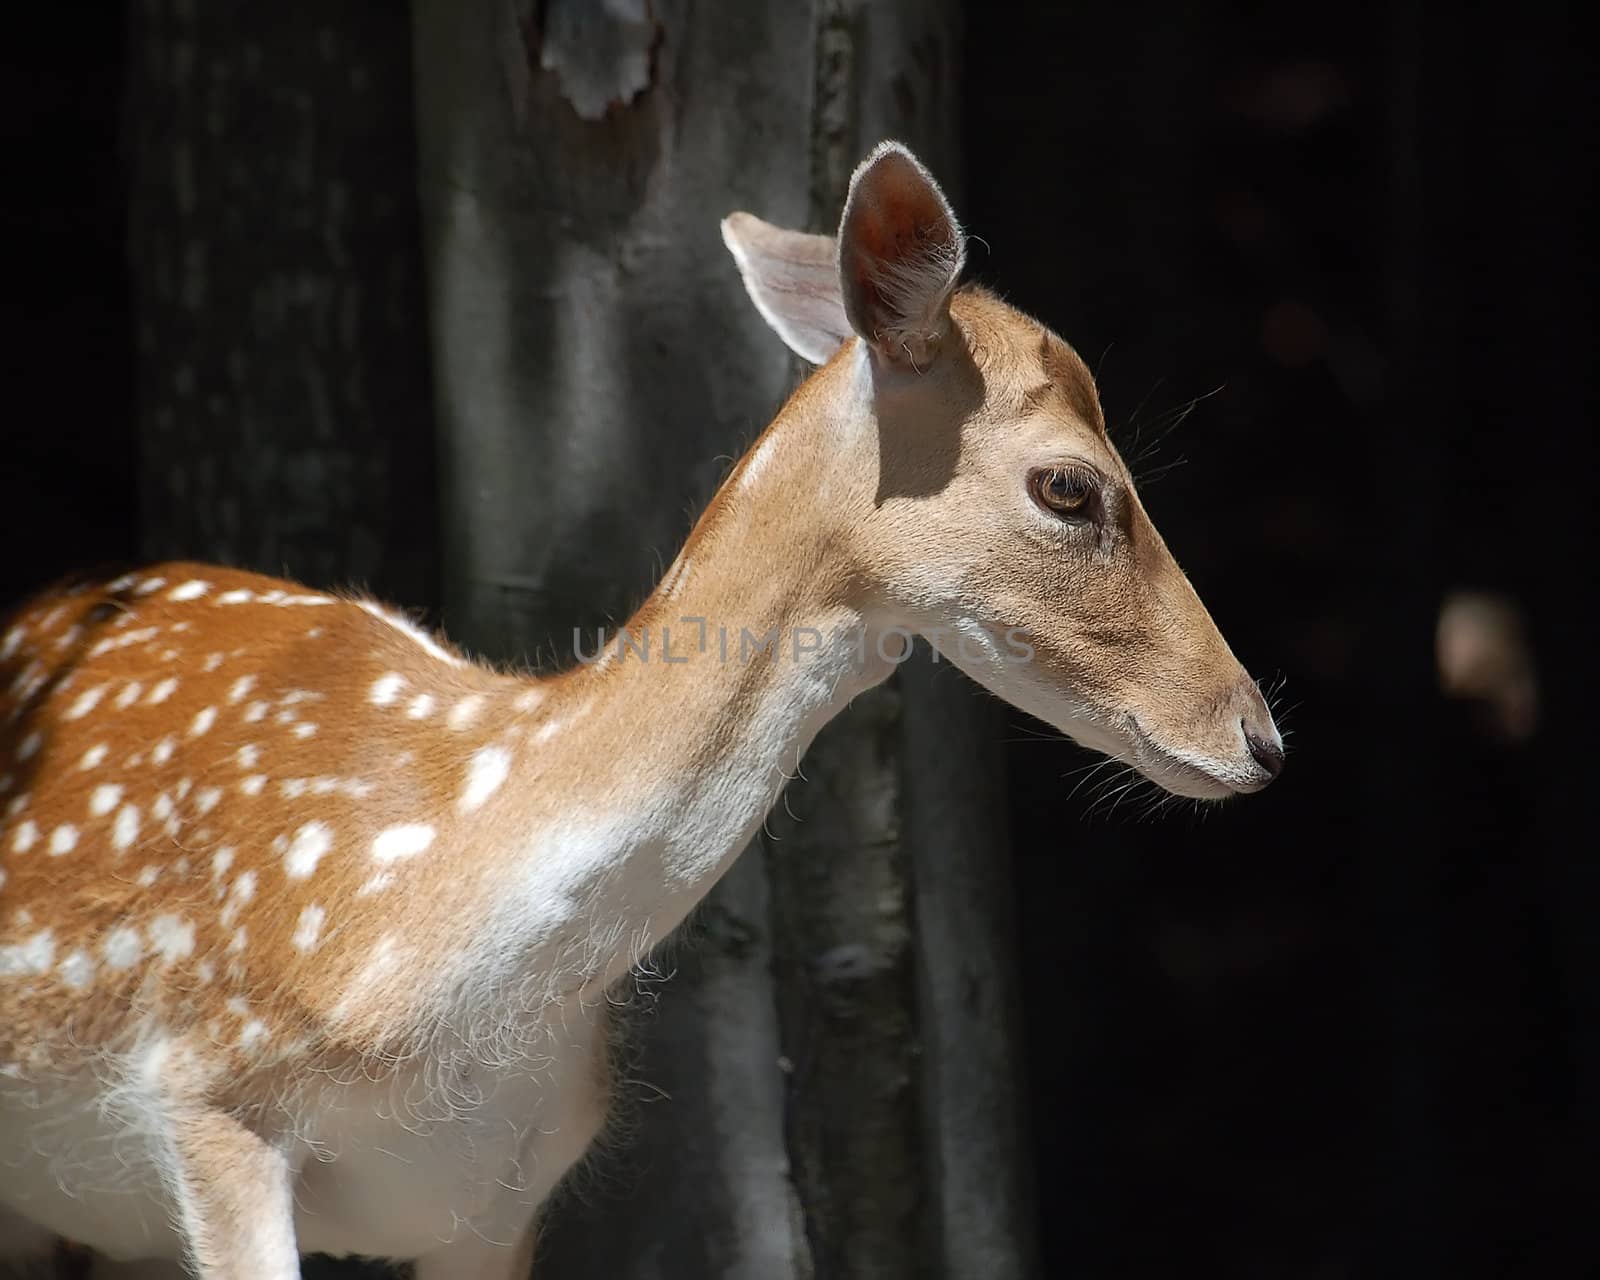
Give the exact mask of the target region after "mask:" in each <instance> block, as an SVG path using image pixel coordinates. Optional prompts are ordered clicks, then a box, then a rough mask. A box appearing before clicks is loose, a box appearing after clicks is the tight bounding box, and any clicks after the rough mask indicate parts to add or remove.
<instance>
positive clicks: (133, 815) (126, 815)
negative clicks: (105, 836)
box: [111, 804, 139, 853]
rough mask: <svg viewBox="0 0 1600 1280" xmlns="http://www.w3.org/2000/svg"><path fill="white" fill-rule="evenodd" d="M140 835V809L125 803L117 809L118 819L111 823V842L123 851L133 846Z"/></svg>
mask: <svg viewBox="0 0 1600 1280" xmlns="http://www.w3.org/2000/svg"><path fill="white" fill-rule="evenodd" d="M138 836H139V810H138V808H137V807H136V806H134V805H131V804H125V805H123V806H122V808H120V809H119V810H117V818H116V821H115V822H113V823H112V824H111V843H112V845H113V846H115V848H116V850H117V852H119V853H121V852H123V851H124V850H126V849H128V848H129V847H131V846H132V844H133V842H134V841H135V840H136V839H138Z"/></svg>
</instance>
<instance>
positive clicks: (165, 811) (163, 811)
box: [150, 791, 172, 822]
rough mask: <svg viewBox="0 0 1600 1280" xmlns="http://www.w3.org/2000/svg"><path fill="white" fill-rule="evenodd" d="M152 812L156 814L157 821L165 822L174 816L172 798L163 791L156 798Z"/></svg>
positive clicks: (151, 807)
mask: <svg viewBox="0 0 1600 1280" xmlns="http://www.w3.org/2000/svg"><path fill="white" fill-rule="evenodd" d="M150 812H151V813H153V814H155V816H156V821H158V822H165V821H166V820H167V819H168V818H170V817H171V816H172V797H171V796H169V795H168V794H167V793H166V792H165V791H163V792H162V793H161V794H160V795H158V796H157V797H156V802H155V803H154V804H153V805H151V806H150Z"/></svg>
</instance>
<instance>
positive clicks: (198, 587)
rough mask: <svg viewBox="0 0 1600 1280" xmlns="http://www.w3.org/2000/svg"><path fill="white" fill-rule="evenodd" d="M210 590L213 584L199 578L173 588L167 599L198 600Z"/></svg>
mask: <svg viewBox="0 0 1600 1280" xmlns="http://www.w3.org/2000/svg"><path fill="white" fill-rule="evenodd" d="M210 590H211V584H210V583H209V582H202V581H201V580H200V579H199V578H190V579H189V581H187V582H185V583H183V584H182V585H181V586H177V587H173V588H172V590H171V591H169V592H167V599H168V600H178V601H183V600H198V599H199V598H200V597H201V596H203V595H205V593H206V592H208V591H210Z"/></svg>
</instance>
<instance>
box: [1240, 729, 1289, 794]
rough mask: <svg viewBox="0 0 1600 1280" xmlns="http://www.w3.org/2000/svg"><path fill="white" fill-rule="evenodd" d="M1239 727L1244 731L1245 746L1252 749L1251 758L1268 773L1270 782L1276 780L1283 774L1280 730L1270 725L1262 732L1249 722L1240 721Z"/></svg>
mask: <svg viewBox="0 0 1600 1280" xmlns="http://www.w3.org/2000/svg"><path fill="white" fill-rule="evenodd" d="M1239 727H1240V728H1241V729H1243V730H1244V744H1245V746H1247V747H1249V748H1250V758H1251V759H1252V760H1254V761H1255V762H1256V763H1257V764H1258V765H1260V766H1261V767H1262V768H1263V769H1265V770H1266V771H1267V778H1268V780H1271V779H1273V778H1276V777H1277V776H1278V775H1279V774H1280V773H1282V772H1283V739H1282V738H1280V737H1279V736H1278V730H1277V729H1276V728H1275V727H1274V726H1272V725H1270V724H1269V725H1268V726H1267V728H1266V731H1265V732H1262V730H1261V729H1259V728H1256V727H1255V726H1253V725H1251V723H1250V722H1249V721H1248V720H1240V721H1239Z"/></svg>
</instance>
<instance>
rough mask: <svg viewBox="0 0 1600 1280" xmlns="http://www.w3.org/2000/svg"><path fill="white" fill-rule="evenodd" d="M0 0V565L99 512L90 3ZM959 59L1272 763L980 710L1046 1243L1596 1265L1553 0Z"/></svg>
mask: <svg viewBox="0 0 1600 1280" xmlns="http://www.w3.org/2000/svg"><path fill="white" fill-rule="evenodd" d="M91 8H92V7H91ZM33 13H34V18H33V20H32V22H31V23H30V28H31V29H29V30H28V31H26V32H22V31H19V29H18V28H17V27H15V26H13V27H11V30H10V33H9V34H8V37H7V39H6V40H5V41H4V43H3V50H4V51H3V52H0V137H3V140H4V153H5V162H6V169H7V173H8V178H7V193H8V194H7V199H6V200H5V202H4V206H3V213H0V218H3V226H4V232H5V235H4V241H5V245H6V250H7V253H6V263H5V286H4V295H3V296H4V313H5V317H6V334H5V342H4V345H3V347H0V351H3V352H4V356H3V361H4V368H5V385H6V388H7V390H8V393H9V404H8V406H7V408H6V409H5V411H4V414H3V417H0V422H3V423H4V425H3V426H0V469H3V475H4V481H5V484H4V489H3V493H4V497H3V498H0V535H3V538H4V541H3V544H0V545H4V546H5V547H6V548H7V549H8V550H7V552H6V554H4V555H3V556H0V606H4V605H9V604H10V603H12V602H14V601H15V600H16V599H18V598H19V597H20V596H21V595H22V594H23V593H25V592H26V591H27V590H29V589H31V588H32V587H35V586H37V585H40V584H42V583H43V582H45V581H46V580H48V579H49V578H51V577H52V576H54V575H55V574H57V573H59V572H61V571H64V570H66V569H68V568H70V567H73V566H79V565H83V564H87V563H93V562H98V561H104V560H109V559H117V558H121V557H131V556H135V555H137V554H138V551H139V536H140V527H139V521H140V511H139V494H138V492H137V484H136V482H135V464H136V453H135V450H136V441H137V432H136V414H135V407H134V406H135V398H136V375H135V368H136V365H135V350H136V348H135V341H134V339H135V335H134V325H133V318H132V317H133V308H132V303H131V296H130V283H129V273H128V269H127V245H128V221H129V212H128V203H129V202H128V191H127V183H126V179H125V173H126V167H125V157H126V145H125V144H126V140H127V137H128V135H129V121H128V119H127V116H126V112H125V103H126V95H125V93H124V67H125V59H126V58H127V56H128V54H129V50H128V49H127V47H126V43H127V38H126V34H125V28H124V23H123V17H122V14H121V11H120V9H119V8H117V7H115V6H108V7H107V9H106V12H105V13H103V14H96V13H94V12H91V11H89V10H85V9H84V8H83V7H81V6H65V5H58V6H54V7H36V8H35V9H34V11H33ZM964 57H965V69H964V73H963V76H964V78H963V83H962V86H961V91H962V95H963V99H964V103H965V107H964V112H965V138H964V169H965V172H964V181H963V186H964V198H963V199H962V201H961V206H962V209H963V212H964V215H965V218H966V221H967V224H968V226H969V228H970V229H971V230H972V231H973V232H974V233H975V234H976V235H977V236H980V237H982V240H983V241H984V242H985V243H984V244H983V245H975V246H974V253H973V274H974V275H975V276H977V277H978V278H981V279H983V280H985V281H986V282H988V283H989V284H991V285H993V286H994V287H996V288H997V289H999V290H1000V291H1001V292H1002V293H1003V294H1005V295H1006V296H1007V297H1008V298H1009V299H1010V300H1011V301H1013V302H1014V303H1016V304H1017V305H1019V306H1021V307H1023V308H1025V309H1028V310H1030V311H1033V312H1034V313H1036V314H1038V315H1040V316H1041V317H1042V318H1044V319H1046V320H1047V321H1048V322H1049V323H1051V324H1052V325H1053V326H1054V327H1055V328H1057V329H1058V330H1060V331H1061V332H1062V333H1063V334H1065V335H1066V336H1067V337H1068V338H1069V339H1070V340H1071V341H1073V342H1074V344H1075V345H1077V347H1078V348H1079V350H1080V351H1081V352H1082V353H1083V354H1084V356H1085V358H1086V359H1088V360H1089V362H1090V364H1091V365H1092V366H1094V367H1096V368H1097V369H1098V372H1099V376H1100V381H1101V387H1102V395H1103V399H1104V402H1105V405H1106V408H1107V414H1108V417H1109V418H1110V419H1111V421H1112V423H1113V425H1114V428H1115V429H1116V430H1118V431H1120V432H1122V433H1123V434H1122V438H1123V440H1124V442H1125V446H1126V447H1128V449H1129V452H1130V454H1131V453H1137V452H1139V449H1140V448H1142V447H1143V446H1144V445H1145V444H1148V443H1149V442H1150V440H1151V439H1153V438H1156V437H1161V435H1162V432H1163V430H1164V429H1165V428H1167V427H1169V426H1171V425H1172V422H1173V420H1174V419H1175V418H1177V417H1179V416H1181V415H1182V411H1183V410H1184V409H1185V408H1187V407H1189V406H1190V405H1191V403H1192V402H1193V409H1192V412H1190V413H1189V414H1188V415H1187V417H1186V419H1185V420H1184V421H1183V422H1182V423H1181V425H1179V426H1177V427H1176V429H1174V430H1172V431H1171V432H1170V433H1169V434H1167V435H1166V436H1165V437H1164V438H1162V439H1161V440H1160V446H1159V451H1158V452H1157V453H1156V454H1155V455H1154V456H1152V457H1150V458H1149V459H1147V460H1146V462H1145V463H1144V464H1142V470H1144V471H1145V472H1146V473H1147V474H1148V475H1149V479H1148V480H1147V481H1146V488H1145V496H1146V501H1147V505H1148V506H1149V507H1150V509H1151V512H1152V514H1153V516H1154V518H1155V519H1156V521H1157V523H1158V525H1159V526H1160V527H1161V528H1162V530H1163V532H1164V533H1165V535H1166V537H1167V540H1168V542H1169V543H1170V545H1171V546H1172V547H1173V549H1174V551H1175V552H1176V554H1177V555H1178V556H1179V558H1180V560H1181V561H1182V562H1183V563H1184V565H1185V567H1186V568H1187V569H1188V570H1189V572H1190V574H1191V576H1192V577H1193V578H1194V580H1195V583H1196V586H1197V587H1198V589H1199V591H1200V593H1201V595H1202V597H1203V598H1204V599H1205V600H1206V601H1207V603H1208V605H1209V606H1210V607H1211V609H1212V612H1213V614H1214V616H1215V617H1216V618H1217V620H1218V622H1219V624H1220V625H1221V626H1222V628H1223V630H1224V631H1225V633H1226V634H1227V635H1228V636H1229V638H1230V640H1231V641H1232V643H1233V645H1234V647H1235V649H1236V651H1237V652H1238V653H1239V655H1240V657H1241V658H1242V659H1243V660H1244V662H1245V663H1246V665H1247V666H1249V667H1250V668H1251V669H1252V670H1253V671H1255V672H1256V673H1257V674H1259V675H1260V676H1262V677H1263V679H1264V680H1266V681H1270V682H1272V683H1273V684H1274V685H1277V684H1279V683H1281V686H1282V688H1281V693H1280V695H1279V702H1280V706H1282V707H1285V708H1292V709H1289V710H1288V711H1287V714H1286V716H1285V723H1286V727H1287V729H1288V730H1289V731H1290V733H1291V737H1290V759H1289V766H1288V770H1287V772H1286V774H1285V776H1284V777H1283V779H1282V780H1281V781H1280V782H1279V783H1278V784H1277V785H1276V786H1274V787H1273V788H1272V789H1271V790H1270V791H1269V792H1267V793H1266V794H1264V795H1263V796H1261V797H1259V798H1256V799H1253V800H1251V801H1250V802H1248V803H1245V804H1238V805H1230V806H1226V807H1225V808H1224V809H1223V810H1222V811H1221V812H1213V813H1210V814H1208V815H1204V816H1195V815H1193V814H1190V813H1189V812H1188V811H1186V810H1181V811H1178V812H1176V813H1172V814H1167V815H1164V816H1162V817H1161V818H1160V819H1159V820H1153V821H1141V820H1140V819H1141V817H1142V815H1143V811H1144V810H1145V808H1146V807H1147V805H1146V801H1145V800H1144V799H1143V798H1139V797H1130V798H1127V799H1126V800H1125V801H1124V802H1123V803H1120V804H1114V803H1113V801H1114V799H1115V798H1114V797H1112V796H1110V795H1107V796H1105V797H1102V798H1100V799H1099V800H1096V799H1095V798H1094V797H1093V784H1092V782H1091V784H1090V785H1089V786H1087V787H1085V788H1084V789H1083V790H1081V791H1079V792H1078V793H1077V794H1075V795H1073V796H1071V798H1068V793H1069V792H1070V791H1071V790H1072V788H1073V787H1074V786H1075V785H1076V784H1077V782H1078V781H1079V778H1080V775H1079V773H1078V771H1079V770H1080V769H1081V768H1082V767H1083V766H1084V764H1085V762H1086V758H1085V757H1084V756H1083V755H1082V753H1080V752H1078V751H1077V750H1076V749H1074V748H1072V747H1070V746H1069V745H1067V744H1061V743H1055V742H1051V741H1049V740H1047V739H1045V738H1044V737H1041V736H1040V735H1039V734H1038V733H1037V732H1036V730H1035V729H1032V728H1030V727H1028V726H1025V725H1021V724H1018V725H1017V727H1016V731H1015V733H1014V734H1013V735H1012V740H1011V741H1010V743H1009V744H1008V746H1007V748H1006V749H1007V751H1008V754H1009V765H1010V780H1011V798H1012V808H1013V813H1012V824H1011V825H1012V829H1013V831H1014V832H1016V847H1015V871H1016V878H1017V884H1018V907H1019V920H1018V933H1017V949H1018V954H1019V957H1020V959H1021V961H1022V966H1023V972H1024V974H1025V975H1026V977H1025V1010H1024V1016H1025V1021H1026V1025H1027V1036H1028V1044H1029V1076H1030V1080H1031V1086H1032V1087H1031V1091H1030V1097H1029V1104H1028V1106H1029V1123H1030V1129H1031V1132H1032V1134H1033V1135H1034V1139H1035V1151H1034V1156H1035V1160H1036V1169H1037V1186H1038V1196H1039V1204H1040V1209H1041V1212H1040V1222H1041V1233H1042V1242H1043V1251H1044V1260H1045V1264H1046V1265H1045V1273H1046V1274H1048V1275H1085V1276H1091V1275H1092V1276H1102V1275H1106V1276H1109V1275H1137V1276H1152V1277H1154V1276H1170V1275H1175V1274H1180V1273H1182V1274H1187V1273H1190V1272H1210V1273H1215V1274H1222V1275H1228V1276H1237V1277H1263V1278H1265V1277H1274V1278H1276V1277H1304V1278H1306V1280H1324V1278H1327V1277H1344V1276H1378V1275H1394V1276H1407V1277H1414V1276H1431V1275H1447V1274H1448V1275H1456V1276H1497V1277H1498V1276H1538V1277H1559V1276H1567V1275H1573V1276H1576V1275H1583V1274H1592V1271H1591V1268H1592V1267H1594V1266H1595V1265H1596V1264H1597V1262H1600V1250H1597V1249H1596V1242H1595V1239H1594V1236H1595V1216H1596V1211H1595V1208H1594V1205H1595V1193H1596V1190H1597V1187H1596V1176H1595V1169H1596V1165H1595V1162H1594V1161H1595V1157H1596V1155H1597V1152H1600V1144H1597V1142H1596V1138H1597V1136H1600V1009H1597V1007H1596V1006H1597V1003H1600V1001H1597V991H1600V985H1597V984H1600V958H1597V948H1596V945H1595V941H1594V939H1595V932H1596V929H1597V928H1600V923H1597V922H1600V877H1597V875H1596V871H1595V856H1594V852H1593V844H1594V841H1593V837H1592V835H1590V834H1589V830H1588V828H1589V821H1588V804H1587V802H1588V800H1589V798H1590V797H1589V791H1590V787H1589V786H1588V785H1587V784H1588V775H1587V768H1588V765H1589V758H1590V755H1591V752H1592V747H1591V746H1590V740H1591V738H1592V731H1591V730H1590V724H1589V721H1588V716H1589V713H1590V707H1589V699H1588V697H1587V695H1588V691H1589V672H1590V669H1591V661H1590V657H1589V653H1590V647H1591V646H1590V640H1589V636H1588V606H1589V593H1590V589H1591V585H1592V582H1593V577H1594V575H1593V570H1592V567H1591V565H1592V561H1591V560H1590V555H1591V550H1592V547H1593V541H1592V537H1591V535H1592V531H1593V517H1592V510H1593V496H1592V492H1591V490H1592V488H1593V485H1594V470H1593V443H1592V440H1593V423H1592V418H1591V405H1592V394H1591V393H1592V390H1593V375H1592V346H1593V336H1592V335H1593V317H1592V301H1591V299H1592V291H1593V286H1594V283H1595V274H1594V263H1593V247H1594V246H1593V226H1594V225H1595V222H1596V218H1595V213H1596V211H1595V209H1594V201H1593V196H1592V191H1591V186H1592V172H1593V169H1594V147H1595V144H1594V133H1593V131H1592V119H1591V117H1592V103H1591V102H1590V98H1591V95H1592V93H1593V76H1594V70H1595V68H1594V58H1593V54H1592V52H1591V51H1590V49H1589V48H1588V47H1586V46H1585V44H1584V43H1583V42H1582V41H1581V40H1580V39H1579V37H1578V32H1577V29H1576V26H1575V19H1572V18H1571V17H1570V15H1568V14H1566V13H1565V12H1563V11H1562V10H1561V9H1559V8H1555V7H1551V8H1550V9H1549V10H1548V12H1547V11H1545V10H1544V9H1542V8H1541V7H1540V6H1537V5H1535V6H1517V7H1506V6H1496V7H1493V8H1489V7H1484V8H1471V9H1445V8H1443V7H1442V6H1441V7H1438V8H1434V7H1430V6H1426V5H1421V4H1417V3H1401V4H1396V5H1390V6H1381V5H1376V4H1362V3H1354V4H1352V3H1348V2H1346V3H1340V4H1337V5H1335V4H1331V3H1322V2H1320V0H1319V2H1317V3H1311V4H1305V5H1298V6H1283V5H1267V4H1247V3H1241V2H1239V0H1234V2H1232V3H1228V4H1217V5H1207V6H1191V5H1180V4H1176V3H1171V2H1170V0H1168V2H1164V3H1163V2H1156V0H1135V2H1133V3H1123V4H1116V5H1113V4H1108V3H1099V4H1070V5H1069V4H1063V5H1046V4H1039V5H1024V4H1015V5H1009V6H1006V5H985V6H973V7H972V8H971V9H970V10H969V16H968V29H967V39H966V45H965V50H964ZM240 159H241V161H242V162H244V163H246V164H248V163H250V157H249V156H247V155H246V156H242V157H240ZM1136 435H1137V436H1138V437H1139V442H1140V443H1139V445H1138V446H1137V447H1135V446H1134V445H1133V443H1132V442H1133V441H1134V439H1135V436H1136ZM1179 459H1182V460H1184V465H1182V466H1181V467H1177V468H1175V469H1173V470H1171V471H1170V473H1163V468H1164V467H1165V466H1166V464H1168V463H1169V462H1173V461H1176V460H1179ZM1157 473H1161V474H1159V475H1158V474H1157ZM426 577H427V575H426V574H425V573H423V574H420V575H417V576H416V577H415V579H414V580H417V581H426ZM1459 587H1480V588H1488V589H1493V590H1496V591H1499V592H1503V593H1505V594H1506V595H1507V596H1508V597H1509V598H1510V599H1511V600H1512V601H1514V602H1515V603H1516V604H1517V605H1518V606H1519V607H1520V609H1521V610H1522V612H1523V615H1524V617H1525V620H1526V624H1527V627H1528V634H1529V636H1530V638H1531V648H1532V652H1533V655H1534V657H1535V660H1536V662H1537V664H1538V669H1539V675H1540V680H1541V685H1542V689H1543V698H1542V703H1541V716H1540V722H1539V726H1538V729H1537V732H1536V733H1535V734H1534V736H1533V737H1532V738H1531V739H1530V740H1528V741H1526V742H1525V743H1522V744H1518V745H1511V744H1506V743H1503V742H1500V741H1498V740H1496V739H1495V737H1494V736H1493V735H1492V734H1490V733H1488V732H1486V731H1485V728H1484V722H1483V719H1482V717H1481V716H1479V715H1478V714H1476V712H1475V709H1474V708H1472V707H1470V706H1466V705H1463V704H1461V703H1459V702H1452V701H1447V700H1445V699H1443V698H1442V697H1441V696H1440V695H1439V693H1438V692H1437V689H1438V682H1437V678H1436V674H1435V671H1434V661H1433V629H1434V621H1435V618H1436V615H1437V612H1438V608H1439V604H1440V601H1441V599H1442V598H1443V596H1444V594H1445V593H1446V592H1447V591H1449V590H1452V589H1454V588H1459ZM407 603H409V604H421V605H426V604H428V603H430V602H429V601H428V600H425V599H417V598H413V599H410V600H408V601H407Z"/></svg>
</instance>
